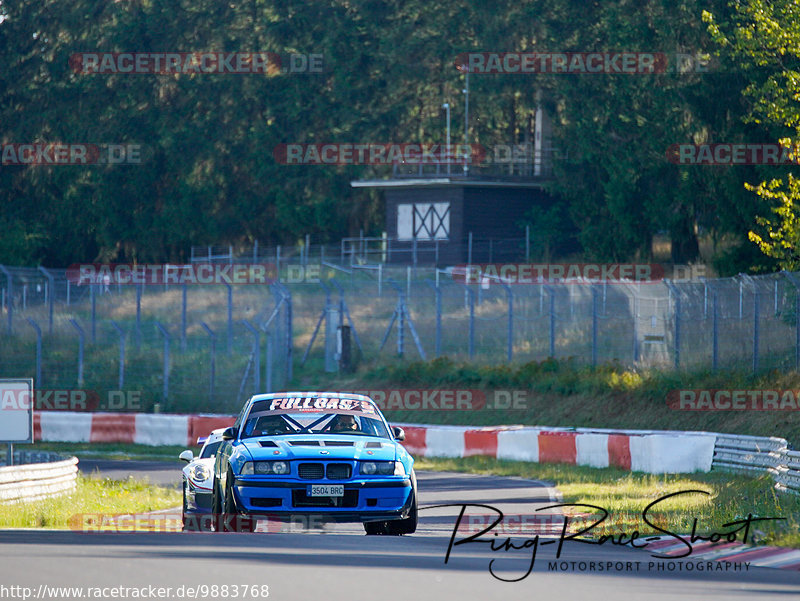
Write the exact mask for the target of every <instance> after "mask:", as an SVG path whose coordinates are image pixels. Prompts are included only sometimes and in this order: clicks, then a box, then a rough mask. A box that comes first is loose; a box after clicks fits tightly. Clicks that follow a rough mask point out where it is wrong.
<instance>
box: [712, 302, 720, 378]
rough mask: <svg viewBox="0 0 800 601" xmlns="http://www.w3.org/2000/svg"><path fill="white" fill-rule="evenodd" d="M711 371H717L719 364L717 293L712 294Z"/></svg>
mask: <svg viewBox="0 0 800 601" xmlns="http://www.w3.org/2000/svg"><path fill="white" fill-rule="evenodd" d="M711 312H712V313H711V315H712V317H711V369H712V370H714V371H716V370H717V365H718V364H719V338H718V336H719V324H718V322H717V320H718V319H719V313H718V303H717V291H716V290H712V292H711Z"/></svg>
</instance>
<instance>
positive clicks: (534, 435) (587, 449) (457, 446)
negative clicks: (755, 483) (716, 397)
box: [403, 424, 716, 474]
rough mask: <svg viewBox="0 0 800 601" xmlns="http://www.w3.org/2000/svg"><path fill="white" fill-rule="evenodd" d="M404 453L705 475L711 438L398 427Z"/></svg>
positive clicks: (705, 435) (685, 434) (689, 434)
mask: <svg viewBox="0 0 800 601" xmlns="http://www.w3.org/2000/svg"><path fill="white" fill-rule="evenodd" d="M403 429H404V430H405V432H406V440H405V443H404V445H405V447H406V448H407V449H408V450H409V452H411V453H413V454H415V455H418V456H420V457H469V456H471V455H488V456H490V457H496V458H497V459H509V460H513V461H532V462H535V463H569V464H572V465H587V466H591V467H618V468H621V469H625V470H631V471H636V472H648V473H651V474H662V473H691V472H696V471H700V472H707V471H709V470H710V469H711V462H712V460H713V458H714V444H715V442H716V435H715V434H713V433H708V432H697V433H693V432H657V431H636V430H623V431H619V432H614V431H593V430H584V429H577V430H572V429H569V430H568V429H559V428H531V427H523V426H499V427H490V428H469V427H464V426H433V425H428V426H420V425H416V424H407V425H403Z"/></svg>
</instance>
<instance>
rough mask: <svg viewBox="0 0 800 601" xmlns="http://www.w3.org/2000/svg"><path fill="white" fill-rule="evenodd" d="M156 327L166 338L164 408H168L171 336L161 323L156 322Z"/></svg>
mask: <svg viewBox="0 0 800 601" xmlns="http://www.w3.org/2000/svg"><path fill="white" fill-rule="evenodd" d="M156 327H157V328H158V330H159V331H160V332H161V334H162V335H163V336H164V408H165V409H166V407H167V399H169V340H170V335H169V332H168V331H167V329H166V328H165V327H164V326H162V325H161V324H160V323H159V322H156Z"/></svg>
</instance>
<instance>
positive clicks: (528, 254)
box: [525, 225, 531, 263]
mask: <svg viewBox="0 0 800 601" xmlns="http://www.w3.org/2000/svg"><path fill="white" fill-rule="evenodd" d="M530 261H531V226H530V225H526V226H525V262H526V263H530Z"/></svg>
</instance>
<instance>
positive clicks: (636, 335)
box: [631, 289, 639, 363]
mask: <svg viewBox="0 0 800 601" xmlns="http://www.w3.org/2000/svg"><path fill="white" fill-rule="evenodd" d="M632 321H633V327H632V328H631V330H632V331H633V362H634V363H636V362H637V361H638V360H639V296H638V294H637V292H636V291H635V289H634V293H633V316H632Z"/></svg>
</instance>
